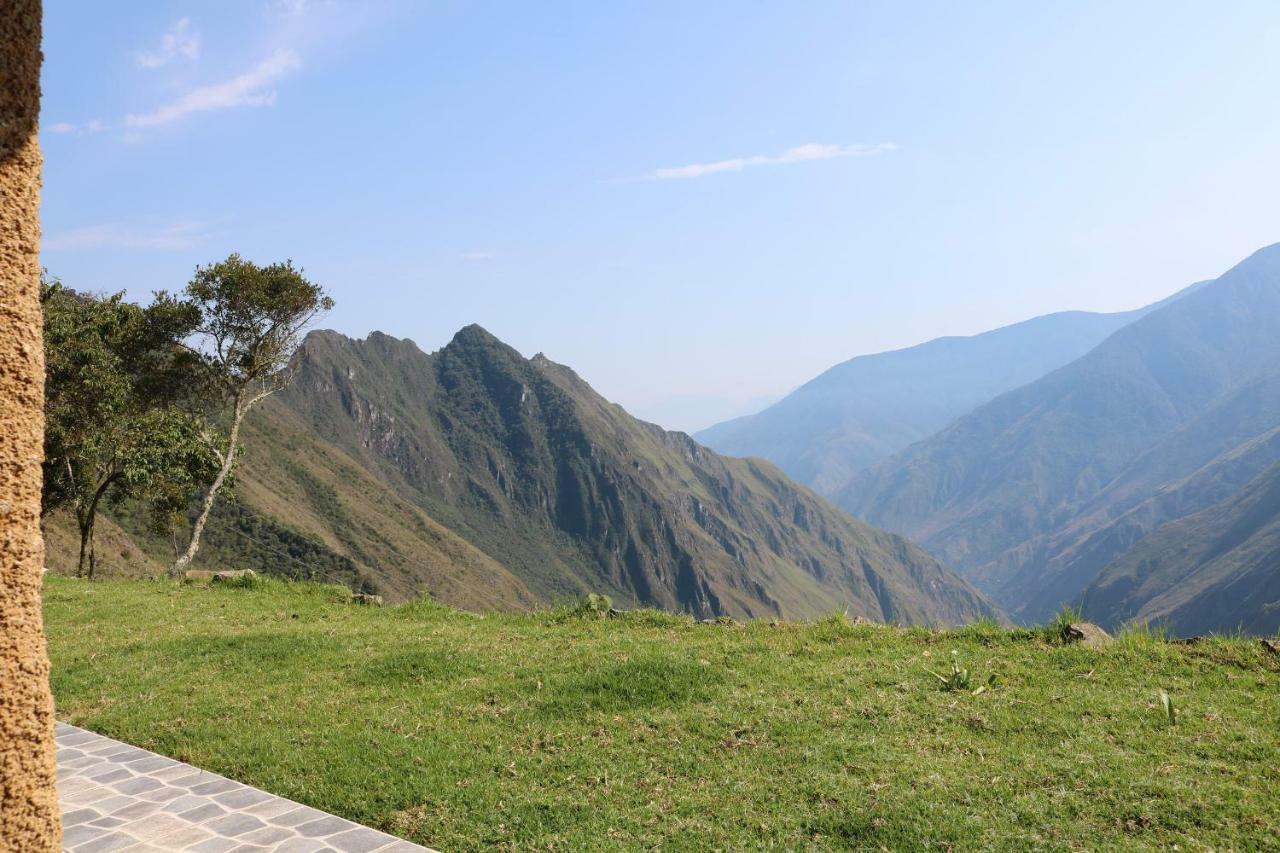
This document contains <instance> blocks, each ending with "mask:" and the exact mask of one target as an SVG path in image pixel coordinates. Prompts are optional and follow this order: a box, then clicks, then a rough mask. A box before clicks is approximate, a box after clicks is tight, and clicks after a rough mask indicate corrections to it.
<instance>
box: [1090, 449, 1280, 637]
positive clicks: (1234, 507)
mask: <svg viewBox="0 0 1280 853" xmlns="http://www.w3.org/2000/svg"><path fill="white" fill-rule="evenodd" d="M1083 602H1084V608H1085V612H1086V613H1087V614H1088V616H1089V617H1090V618H1092V619H1096V620H1098V621H1099V622H1102V623H1103V624H1107V625H1118V624H1121V623H1123V622H1127V621H1130V620H1136V621H1158V622H1163V623H1166V624H1168V625H1169V626H1170V627H1171V628H1172V629H1173V630H1174V631H1175V632H1177V633H1180V634H1186V635H1190V634H1201V633H1206V632H1209V631H1221V630H1224V629H1234V628H1242V629H1244V630H1245V631H1249V632H1251V633H1255V634H1274V633H1276V632H1277V631H1280V463H1277V464H1275V465H1273V466H1272V467H1271V468H1269V469H1268V470H1267V471H1266V472H1264V473H1263V474H1261V475H1259V476H1258V477H1257V478H1255V479H1254V480H1253V482H1251V483H1249V484H1248V485H1247V486H1246V487H1245V488H1243V489H1241V490H1239V491H1238V492H1236V493H1235V494H1233V495H1231V496H1230V497H1229V498H1227V499H1226V500H1223V501H1221V502H1220V503H1218V504H1216V505H1214V506H1212V507H1210V508H1209V509H1206V510H1203V511H1201V512H1198V513H1195V514H1194V515H1190V516H1187V517H1185V518H1181V519H1178V520H1176V521H1172V522H1170V523H1168V524H1165V525H1164V526H1162V527H1161V528H1159V529H1158V530H1157V531H1156V532H1155V533H1153V534H1152V535H1150V536H1148V537H1146V538H1145V539H1143V540H1142V541H1141V542H1139V543H1138V544H1137V545H1136V546H1135V547H1134V548H1133V549H1132V550H1130V551H1129V552H1128V553H1127V554H1125V555H1124V556H1123V557H1122V558H1121V559H1119V560H1117V561H1116V562H1114V563H1112V564H1111V565H1110V566H1108V567H1107V568H1106V569H1105V570H1104V571H1103V572H1102V574H1101V575H1099V577H1098V578H1097V579H1095V580H1094V581H1093V583H1091V584H1090V585H1089V587H1088V588H1087V589H1086V590H1085V592H1084V595H1083Z"/></svg>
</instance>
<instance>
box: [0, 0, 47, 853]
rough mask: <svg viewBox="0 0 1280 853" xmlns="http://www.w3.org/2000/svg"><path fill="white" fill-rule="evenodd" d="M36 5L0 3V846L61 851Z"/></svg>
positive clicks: (14, 0)
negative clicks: (49, 569)
mask: <svg viewBox="0 0 1280 853" xmlns="http://www.w3.org/2000/svg"><path fill="white" fill-rule="evenodd" d="M40 22H41V4H40V3H39V2H38V0H5V3H4V4H3V5H0V399H3V400H4V405H3V406H0V845H2V846H4V847H5V849H11V850H33V851H39V850H57V849H58V847H59V846H60V843H61V834H60V829H59V817H58V801H57V794H56V792H55V790H54V781H55V779H54V772H55V771H54V746H53V702H52V699H51V698H50V695H49V662H48V658H47V656H46V654H45V645H44V631H43V624H42V621H41V611H40V585H41V571H42V569H43V564H44V548H43V544H42V542H41V539H40V526H39V518H40V458H41V453H42V451H43V432H44V418H43V415H42V412H43V409H44V361H43V353H44V349H43V346H42V344H41V340H40V330H41V323H40V260H39V254H38V253H39V242H40V167H41V160H40V148H39V144H38V142H37V139H36V125H37V121H38V119H39V115H40Z"/></svg>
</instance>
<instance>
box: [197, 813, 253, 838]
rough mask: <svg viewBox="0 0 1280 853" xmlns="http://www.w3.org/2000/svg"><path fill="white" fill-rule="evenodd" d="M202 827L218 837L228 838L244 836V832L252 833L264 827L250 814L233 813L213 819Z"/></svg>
mask: <svg viewBox="0 0 1280 853" xmlns="http://www.w3.org/2000/svg"><path fill="white" fill-rule="evenodd" d="M204 825H205V826H206V827H208V828H209V829H212V830H213V831H214V832H216V833H218V834H219V835H225V836H226V837H228V838H235V837H237V836H240V835H244V834H245V833H246V832H253V831H254V830H255V829H262V827H264V826H266V824H265V823H263V822H262V821H260V820H258V819H257V818H256V817H254V816H253V815H251V814H236V813H234V812H232V813H231V814H229V815H226V816H224V817H218V818H214V819H213V820H211V821H208V822H207V823H205V824H204Z"/></svg>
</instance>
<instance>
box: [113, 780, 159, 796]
mask: <svg viewBox="0 0 1280 853" xmlns="http://www.w3.org/2000/svg"><path fill="white" fill-rule="evenodd" d="M111 787H112V788H115V789H116V790H117V791H119V792H120V793H122V794H134V795H137V794H141V793H142V792H144V791H154V790H155V789H156V788H163V787H164V783H163V782H161V781H160V780H159V779H148V778H147V777H146V776H135V777H134V778H132V779H126V780H124V781H123V782H116V783H114V784H113V785H112V786H111Z"/></svg>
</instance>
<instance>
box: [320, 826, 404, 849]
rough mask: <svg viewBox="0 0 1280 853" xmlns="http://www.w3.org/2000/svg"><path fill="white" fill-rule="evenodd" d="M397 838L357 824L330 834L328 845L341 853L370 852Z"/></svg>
mask: <svg viewBox="0 0 1280 853" xmlns="http://www.w3.org/2000/svg"><path fill="white" fill-rule="evenodd" d="M399 840H400V839H398V838H396V837H394V836H391V835H387V834H386V833H385V832H378V831H377V830H376V829H369V828H368V827H365V826H359V827H356V828H355V829H349V830H347V831H346V832H342V833H339V834H338V835H334V836H330V838H329V839H328V842H329V846H330V847H334V848H337V849H338V850H341V851H342V852H343V853H370V851H373V850H381V849H382V848H384V847H386V846H387V845H388V844H392V843H394V842H396V841H399Z"/></svg>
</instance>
